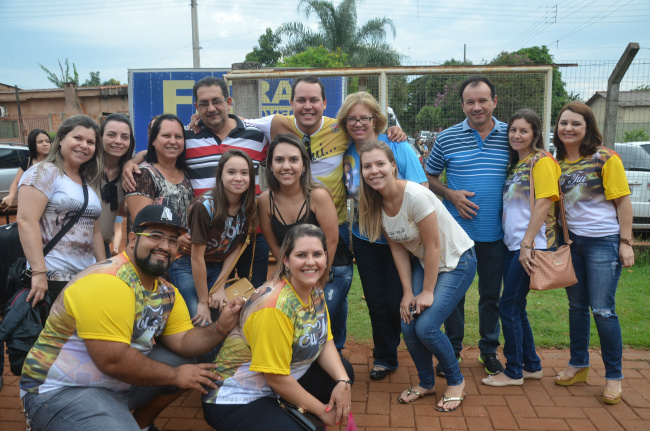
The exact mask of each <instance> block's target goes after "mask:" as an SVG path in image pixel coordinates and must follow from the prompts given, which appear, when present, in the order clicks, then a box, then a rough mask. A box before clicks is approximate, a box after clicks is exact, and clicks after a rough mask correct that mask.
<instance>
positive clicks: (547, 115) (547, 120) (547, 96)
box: [542, 69, 553, 150]
mask: <svg viewBox="0 0 650 431" xmlns="http://www.w3.org/2000/svg"><path fill="white" fill-rule="evenodd" d="M552 108H553V69H549V70H547V71H546V92H545V93H544V128H543V129H542V130H543V131H544V132H543V133H545V134H546V139H544V149H546V150H548V145H549V144H550V143H551V110H552Z"/></svg>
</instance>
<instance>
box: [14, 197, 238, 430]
mask: <svg viewBox="0 0 650 431" xmlns="http://www.w3.org/2000/svg"><path fill="white" fill-rule="evenodd" d="M133 226H134V227H133V231H132V232H130V233H129V242H128V245H127V248H126V251H125V252H124V253H122V254H120V255H117V256H115V257H113V258H111V259H108V260H106V261H103V262H99V263H97V264H95V265H92V266H90V267H89V268H87V269H85V270H84V271H82V272H81V273H79V274H78V275H77V276H76V277H75V278H74V279H73V280H71V281H70V282H69V283H68V285H67V286H66V287H65V288H64V290H63V291H62V293H61V294H60V295H59V297H58V298H57V300H56V301H55V302H54V304H53V305H52V310H51V312H50V316H49V318H48V320H47V323H46V325H45V329H44V330H43V332H42V333H41V335H40V337H39V339H38V341H37V342H36V344H35V345H34V347H32V349H31V351H30V353H29V354H28V356H27V359H26V360H25V366H24V368H23V373H22V377H21V380H20V395H21V397H22V398H23V402H24V405H25V415H26V416H27V419H28V420H29V421H30V422H31V425H32V429H34V430H81V429H83V430H106V429H112V430H133V431H137V430H140V429H149V427H150V426H151V429H155V427H154V426H153V420H154V419H155V418H156V417H157V415H158V414H159V413H160V412H161V411H162V410H163V409H164V408H165V407H166V406H168V405H169V404H170V403H171V402H172V401H173V400H174V399H176V398H177V397H178V396H179V395H180V393H181V389H196V390H198V391H200V392H201V393H206V390H205V388H204V386H209V387H216V386H215V383H214V381H213V380H215V379H216V377H215V376H216V375H215V374H213V373H212V372H211V369H212V368H215V367H216V366H215V365H213V364H195V363H194V361H193V357H194V356H196V355H200V354H204V353H206V352H208V351H210V350H211V349H212V348H213V347H215V346H216V345H217V344H218V343H220V342H222V341H223V340H224V339H225V337H226V336H227V334H228V333H229V332H230V331H231V330H232V329H233V328H234V327H235V325H236V324H237V322H238V320H239V310H240V309H241V306H242V303H243V302H242V301H241V300H235V301H231V302H230V303H229V304H228V305H227V306H226V307H225V308H224V311H222V313H221V315H220V317H219V319H218V320H217V321H216V322H215V324H214V325H209V326H203V327H194V326H193V325H192V322H191V320H190V317H189V313H188V311H187V307H186V306H185V302H184V301H183V298H182V297H181V295H180V294H179V293H178V290H176V288H175V287H174V286H172V285H171V284H170V283H169V282H167V281H165V280H163V279H162V277H161V276H162V275H163V274H165V272H166V271H167V268H168V267H169V265H170V263H171V262H172V261H173V260H174V258H175V257H176V247H177V240H178V237H179V235H182V234H184V233H185V230H184V229H183V228H182V227H181V223H180V219H179V217H178V215H177V214H176V213H175V212H174V211H172V210H171V209H170V208H168V207H166V206H163V205H149V206H147V207H145V208H143V209H142V210H141V211H140V212H139V213H138V215H137V216H136V218H135V221H134V225H133ZM154 337H155V338H156V344H155V346H154ZM179 355H182V356H179ZM188 358H192V359H188ZM131 410H132V411H133V414H131V412H130V411H131Z"/></svg>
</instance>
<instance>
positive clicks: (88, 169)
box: [41, 115, 104, 194]
mask: <svg viewBox="0 0 650 431" xmlns="http://www.w3.org/2000/svg"><path fill="white" fill-rule="evenodd" d="M77 127H83V128H86V129H91V130H93V131H94V132H95V152H94V153H93V156H92V157H91V158H90V160H88V161H87V162H85V163H84V164H82V165H81V166H80V167H79V175H80V176H81V178H83V179H84V180H85V181H86V184H88V185H89V186H90V187H91V188H92V189H93V190H94V191H95V193H97V194H99V190H100V188H101V186H102V181H103V175H104V148H103V146H102V136H101V134H100V133H99V126H98V125H97V123H96V122H95V121H94V120H93V119H92V118H90V117H88V116H86V115H74V116H72V117H70V118H68V119H66V120H65V121H64V122H63V123H62V124H61V126H60V127H59V129H58V130H57V132H56V136H55V137H54V141H53V142H52V145H51V146H50V152H49V153H48V154H47V157H46V158H45V161H46V162H51V163H52V164H54V166H56V167H57V168H58V169H59V171H60V172H61V174H62V175H65V171H64V170H63V162H64V160H63V155H62V154H61V141H62V140H63V139H65V137H66V136H68V134H69V133H70V132H72V131H73V130H74V129H75V128H77ZM41 166H42V165H41Z"/></svg>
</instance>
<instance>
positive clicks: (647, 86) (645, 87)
mask: <svg viewBox="0 0 650 431" xmlns="http://www.w3.org/2000/svg"><path fill="white" fill-rule="evenodd" d="M648 90H650V84H641V85H639V86H638V87H636V88H633V89H632V90H630V91H648Z"/></svg>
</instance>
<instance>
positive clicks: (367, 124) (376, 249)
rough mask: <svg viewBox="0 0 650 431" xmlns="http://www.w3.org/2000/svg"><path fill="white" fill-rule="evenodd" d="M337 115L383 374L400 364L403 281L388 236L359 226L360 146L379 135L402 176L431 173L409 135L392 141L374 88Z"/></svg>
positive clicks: (376, 371)
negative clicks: (371, 235)
mask: <svg viewBox="0 0 650 431" xmlns="http://www.w3.org/2000/svg"><path fill="white" fill-rule="evenodd" d="M337 120H338V122H339V124H340V125H341V127H342V129H343V132H344V133H345V134H346V135H347V136H348V138H349V139H350V141H351V142H350V145H349V146H348V150H347V151H346V153H345V156H344V158H343V163H344V167H345V171H346V178H345V186H346V188H347V192H348V195H349V196H350V197H352V199H353V200H354V203H355V205H354V211H353V213H354V217H353V220H352V245H353V250H354V254H355V258H356V263H357V270H358V271H359V277H360V278H361V286H362V288H363V293H364V296H365V298H366V304H367V305H368V313H369V314H370V323H371V326H372V339H373V343H374V348H373V352H374V366H373V368H372V370H370V378H371V379H372V380H381V379H383V378H385V377H386V376H387V375H388V373H389V372H391V371H393V370H395V369H397V367H398V365H399V364H398V362H397V346H398V345H399V343H400V333H401V328H400V313H399V304H400V301H401V300H402V286H401V284H400V280H399V274H398V273H397V268H395V263H394V261H393V256H392V254H391V252H390V248H389V247H388V243H387V242H386V239H385V238H384V237H383V236H380V237H379V238H378V239H377V240H376V241H374V242H370V241H369V240H368V237H367V236H365V235H364V234H362V233H361V231H360V229H359V211H358V201H359V184H360V183H361V180H362V177H361V163H360V159H359V154H360V153H361V148H362V147H363V146H364V144H366V143H368V142H370V141H374V140H377V139H379V140H381V141H383V142H385V143H386V144H387V145H388V146H389V147H390V149H391V150H392V152H393V154H394V155H395V162H396V165H397V173H398V177H399V178H403V179H405V180H409V181H413V182H416V183H420V184H422V185H424V186H427V185H428V183H427V177H426V175H425V174H424V171H423V170H422V166H421V165H420V162H419V160H418V157H417V155H416V154H415V152H414V151H413V149H412V148H411V147H410V145H408V143H407V142H406V141H404V142H399V143H398V142H392V141H390V140H389V139H388V137H387V136H386V135H385V134H383V131H384V129H385V128H386V125H387V123H388V121H387V119H386V116H385V115H384V114H383V112H381V109H380V107H379V103H378V102H377V100H376V99H375V98H374V97H373V96H372V95H371V94H370V93H366V92H364V91H360V92H358V93H353V94H350V95H349V96H348V97H346V99H345V101H344V102H343V106H341V109H340V110H339V113H338V115H337Z"/></svg>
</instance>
